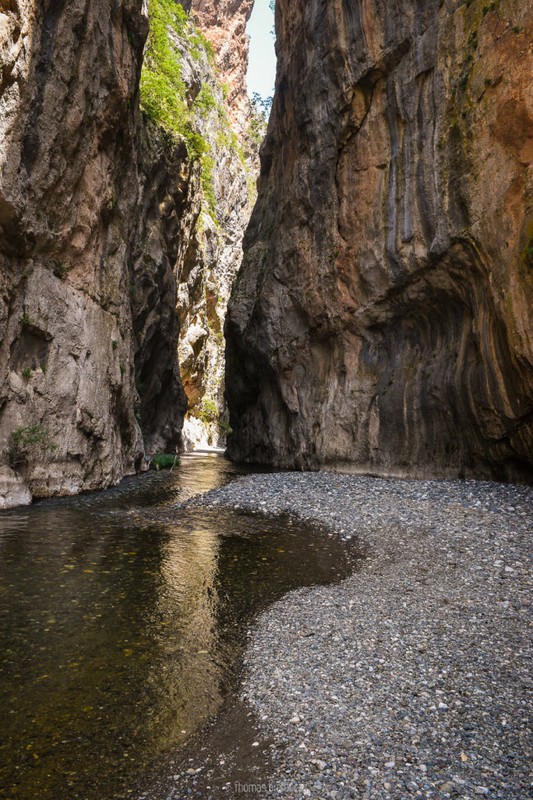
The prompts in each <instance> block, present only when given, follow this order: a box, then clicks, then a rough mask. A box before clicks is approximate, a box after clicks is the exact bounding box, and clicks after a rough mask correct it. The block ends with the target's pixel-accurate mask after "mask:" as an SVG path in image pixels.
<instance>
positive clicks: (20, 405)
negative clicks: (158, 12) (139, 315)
mask: <svg viewBox="0 0 533 800" xmlns="http://www.w3.org/2000/svg"><path fill="white" fill-rule="evenodd" d="M141 6H142V3H141V0H125V2H122V3H120V4H119V3H109V2H108V0H95V1H94V2H88V0H72V1H71V2H68V3H67V2H65V1H64V0H54V2H51V1H50V0H45V2H35V0H18V2H12V3H7V4H6V3H3V4H2V5H1V6H0V48H1V60H2V77H1V81H0V164H1V166H0V175H1V177H0V228H1V231H0V342H1V346H0V453H1V455H2V458H1V461H4V462H7V461H9V463H10V465H11V467H12V468H13V470H15V472H16V476H17V478H16V480H14V479H12V478H13V476H12V475H10V474H8V473H6V475H7V478H6V476H5V475H4V479H3V482H4V483H7V482H10V483H11V484H13V485H16V486H17V487H18V488H17V490H16V492H15V495H14V498H15V500H14V502H17V501H18V499H20V497H22V494H21V490H20V486H18V484H19V483H20V479H21V480H22V481H23V482H24V484H25V486H26V490H25V491H26V494H27V492H28V489H29V491H31V494H32V495H33V496H39V497H42V496H48V495H51V494H69V493H74V492H77V491H80V490H82V489H94V488H101V487H102V486H107V485H109V484H110V483H113V482H115V481H117V480H119V479H120V478H121V477H123V475H124V474H127V473H131V472H134V471H135V469H137V468H139V467H140V465H141V462H142V456H143V443H142V438H141V433H140V429H139V426H138V423H137V421H136V419H135V415H134V405H135V386H134V381H133V370H132V364H133V350H134V343H133V338H132V324H131V308H130V276H129V274H128V268H127V252H128V249H129V246H130V239H131V237H132V235H133V232H134V228H135V215H134V213H132V212H134V210H135V208H136V204H137V195H138V185H137V174H136V169H135V158H134V157H133V158H132V156H134V154H135V152H136V144H135V137H136V126H137V118H136V112H135V108H136V102H135V101H136V94H137V87H138V80H139V72H140V67H141V57H142V49H143V44H144V41H145V38H146V34H147V20H146V18H145V16H143V14H142V13H141V12H142V9H141ZM132 161H133V165H134V166H133V169H132ZM4 471H5V470H4ZM8 479H9V480H8ZM8 494H9V493H8ZM9 503H10V501H9V497H8V498H7V500H6V499H5V497H4V504H6V505H8V504H9Z"/></svg>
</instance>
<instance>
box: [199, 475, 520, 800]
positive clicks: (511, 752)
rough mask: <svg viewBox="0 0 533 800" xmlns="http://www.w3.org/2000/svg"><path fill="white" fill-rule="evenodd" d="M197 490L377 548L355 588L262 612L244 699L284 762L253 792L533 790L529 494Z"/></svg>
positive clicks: (423, 485)
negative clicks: (532, 765)
mask: <svg viewBox="0 0 533 800" xmlns="http://www.w3.org/2000/svg"><path fill="white" fill-rule="evenodd" d="M191 502H192V503H194V504H195V505H196V504H199V505H209V506H211V507H216V506H221V507H231V508H232V509H234V510H242V511H245V512H253V513H257V512H261V513H266V514H268V515H277V514H287V513H289V514H294V515H295V516H297V517H298V518H299V519H301V520H302V519H303V520H307V521H309V522H313V524H315V525H316V523H319V524H321V525H326V526H327V527H329V528H331V529H332V530H335V531H336V532H337V533H339V534H340V535H341V536H343V537H344V538H351V537H354V536H356V537H357V538H358V539H359V541H360V542H361V544H362V545H363V547H364V548H365V549H368V553H367V558H366V560H365V561H364V565H363V567H362V568H361V569H360V570H359V571H358V572H356V573H355V574H354V575H353V576H352V577H350V578H348V579H347V580H345V581H344V582H343V583H341V584H338V585H333V586H326V587H316V588H311V589H302V590H298V591H296V592H293V593H290V594H289V595H287V596H286V597H285V598H283V599H282V600H280V601H278V602H277V603H275V604H274V605H273V606H272V607H271V608H270V609H269V610H267V611H266V612H265V613H264V614H262V615H261V616H260V617H259V618H258V619H257V620H256V622H255V624H254V627H253V631H252V635H251V637H250V646H249V648H248V651H247V654H246V658H245V678H244V682H243V687H242V697H243V699H245V700H246V702H247V703H248V705H249V706H250V707H251V708H252V709H253V711H254V712H255V714H256V716H257V719H258V721H259V726H260V731H261V734H262V736H263V737H265V739H267V740H268V741H270V742H271V744H270V745H269V750H270V756H271V760H272V763H273V765H274V767H273V773H272V774H270V775H268V776H265V777H264V780H263V781H261V783H262V784H263V787H262V789H261V791H260V792H259V791H258V789H257V786H258V785H256V787H255V789H254V788H253V787H248V792H247V793H248V794H254V793H256V794H258V793H260V794H261V796H263V797H265V796H266V797H272V798H284V800H288V799H289V798H302V797H311V798H317V800H318V799H319V798H320V799H321V800H323V799H324V798H344V797H346V798H348V797H355V798H391V800H400V798H411V797H443V798H445V797H457V798H464V800H466V798H475V797H478V796H481V797H482V796H486V797H490V798H491V799H492V798H505V799H507V798H508V799H509V800H511V798H513V799H515V798H520V797H524V796H526V795H527V792H528V788H529V780H528V754H527V746H528V744H527V736H528V726H529V724H530V722H531V706H529V705H528V697H527V692H528V688H529V686H530V685H531V684H530V675H529V674H528V673H529V663H531V655H532V654H531V652H530V653H529V654H528V645H529V644H530V641H529V639H528V617H527V611H528V601H529V600H530V594H529V585H528V560H530V558H531V544H530V541H529V540H528V536H529V537H530V536H531V530H532V513H531V508H533V490H532V489H531V488H528V487H525V486H515V485H508V484H494V483H485V482H475V481H466V482H464V481H450V482H444V481H402V480H386V479H379V478H368V477H358V476H353V475H339V474H332V473H275V474H256V475H251V476H247V477H245V478H242V479H239V480H237V481H235V482H233V483H231V484H229V485H228V486H226V487H224V488H222V489H219V490H214V491H212V492H209V493H208V494H206V495H203V496H200V497H198V498H195V499H193V500H192V501H191ZM265 787H266V788H265ZM213 788H214V787H213ZM223 788H224V796H226V797H227V796H233V795H234V793H235V796H238V795H239V794H242V793H243V790H242V788H241V789H240V790H237V789H236V787H232V786H229V785H228V786H226V787H223ZM216 796H217V795H216V793H215V794H213V797H216Z"/></svg>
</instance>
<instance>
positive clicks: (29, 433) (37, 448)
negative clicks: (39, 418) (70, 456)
mask: <svg viewBox="0 0 533 800" xmlns="http://www.w3.org/2000/svg"><path fill="white" fill-rule="evenodd" d="M54 450H57V444H55V443H54V442H53V441H52V440H51V438H50V434H49V432H48V430H47V429H46V428H44V427H43V426H42V425H40V424H37V425H28V426H27V427H21V428H17V429H16V430H14V431H13V433H12V434H11V436H10V442H9V451H8V458H9V464H10V466H11V467H12V468H13V469H16V468H17V467H21V466H23V465H24V464H27V463H28V461H30V460H35V459H36V458H38V457H39V456H40V457H43V456H45V455H47V454H50V453H51V452H52V451H54Z"/></svg>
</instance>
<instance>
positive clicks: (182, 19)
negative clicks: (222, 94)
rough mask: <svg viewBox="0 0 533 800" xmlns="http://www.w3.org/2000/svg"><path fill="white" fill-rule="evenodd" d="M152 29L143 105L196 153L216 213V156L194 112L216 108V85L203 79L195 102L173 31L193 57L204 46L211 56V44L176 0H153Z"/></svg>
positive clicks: (150, 4)
mask: <svg viewBox="0 0 533 800" xmlns="http://www.w3.org/2000/svg"><path fill="white" fill-rule="evenodd" d="M149 19H150V33H149V36H148V44H147V48H146V56H145V60H144V64H143V69H142V74H141V87H140V90H141V108H142V111H143V113H144V114H145V115H146V116H147V117H148V118H149V119H151V120H152V121H153V122H155V123H156V124H157V125H159V126H160V127H161V128H163V129H164V130H166V131H168V132H169V133H171V134H174V135H177V136H179V137H181V138H183V139H184V140H185V141H186V143H187V150H188V152H189V155H190V156H191V157H192V158H198V159H199V160H200V162H201V165H202V176H201V180H202V189H203V192H204V196H205V198H206V201H207V205H208V207H209V212H210V213H211V215H212V216H213V218H214V219H216V213H215V212H216V197H215V192H214V186H213V165H214V161H213V158H212V157H211V156H210V155H208V152H209V146H208V143H207V142H206V140H205V139H204V137H203V136H202V134H201V133H199V132H198V130H195V124H194V114H195V113H200V115H201V116H204V117H205V116H206V115H207V114H208V113H210V112H212V111H214V110H216V109H217V102H216V99H215V97H214V95H213V92H212V90H211V88H210V87H209V86H208V85H206V84H204V85H203V86H202V88H201V90H200V92H199V93H198V95H197V96H196V98H195V100H194V103H193V107H192V108H189V103H188V102H187V87H186V85H185V82H184V80H183V78H182V71H181V63H180V55H179V53H178V51H177V49H176V47H175V46H174V45H173V44H172V40H171V31H174V32H175V33H176V34H177V36H179V37H180V38H181V39H182V40H183V41H184V42H185V43H186V45H187V46H188V48H189V52H190V53H191V55H192V56H193V57H194V58H199V57H200V53H201V51H202V50H203V52H204V53H205V55H206V57H207V59H208V60H209V61H212V60H213V56H214V52H213V47H212V45H211V44H210V43H209V42H208V41H207V39H206V38H205V37H204V36H203V35H202V34H201V33H200V32H199V31H197V30H196V29H195V28H194V26H193V25H192V23H191V22H190V20H189V18H188V16H187V13H186V12H185V11H184V9H183V8H182V6H181V5H180V4H179V3H175V2H174V0H150V3H149Z"/></svg>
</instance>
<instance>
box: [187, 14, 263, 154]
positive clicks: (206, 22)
mask: <svg viewBox="0 0 533 800" xmlns="http://www.w3.org/2000/svg"><path fill="white" fill-rule="evenodd" d="M253 5H254V0H192V2H189V6H190V8H191V12H192V15H193V18H194V19H195V21H196V23H197V25H198V27H199V28H200V29H201V30H202V31H203V33H204V34H205V36H206V37H207V38H208V40H209V41H210V42H211V44H212V45H213V48H214V56H215V62H216V66H217V70H218V72H219V75H220V76H221V80H222V82H223V83H224V84H225V85H226V87H227V95H226V107H227V109H228V113H229V116H230V120H231V122H232V125H233V126H234V128H235V129H236V130H237V131H238V132H239V133H240V135H241V136H244V137H245V138H246V135H247V125H248V120H249V115H250V102H249V100H248V95H247V91H246V72H247V69H248V35H247V33H246V25H247V23H248V20H249V19H250V16H251V14H252V10H253Z"/></svg>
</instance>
